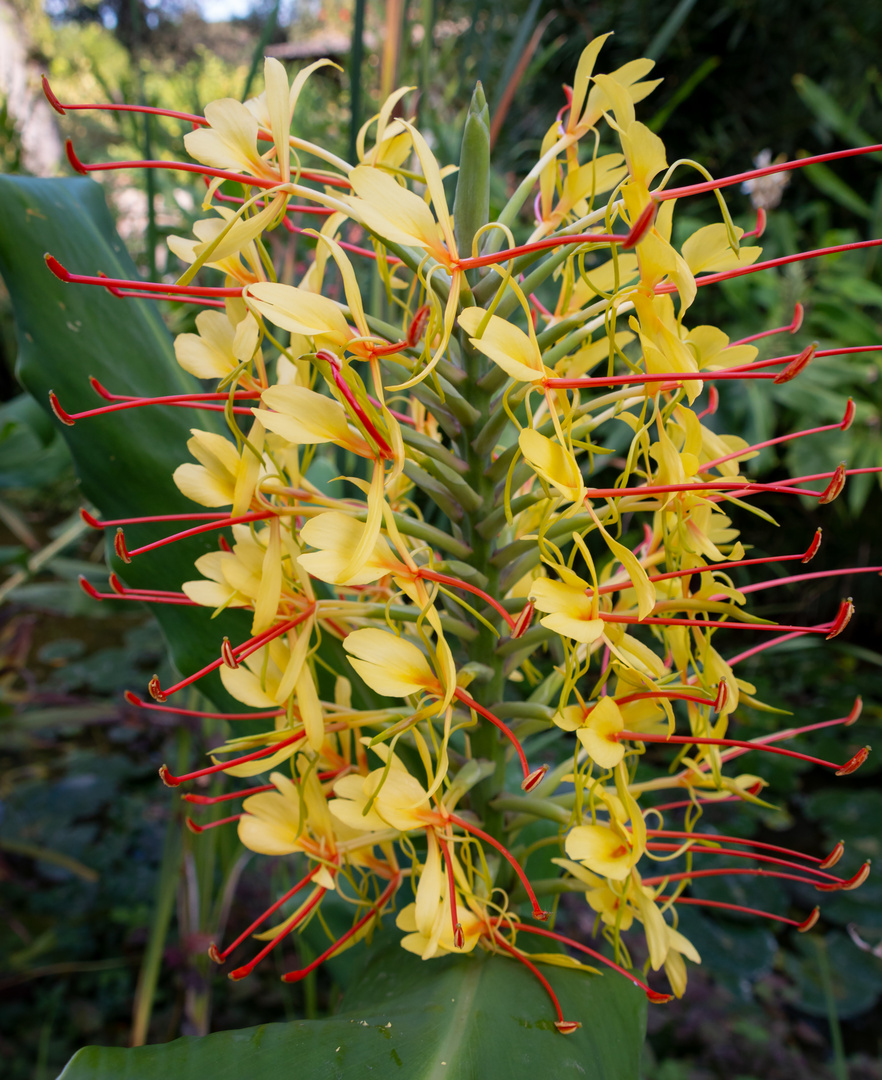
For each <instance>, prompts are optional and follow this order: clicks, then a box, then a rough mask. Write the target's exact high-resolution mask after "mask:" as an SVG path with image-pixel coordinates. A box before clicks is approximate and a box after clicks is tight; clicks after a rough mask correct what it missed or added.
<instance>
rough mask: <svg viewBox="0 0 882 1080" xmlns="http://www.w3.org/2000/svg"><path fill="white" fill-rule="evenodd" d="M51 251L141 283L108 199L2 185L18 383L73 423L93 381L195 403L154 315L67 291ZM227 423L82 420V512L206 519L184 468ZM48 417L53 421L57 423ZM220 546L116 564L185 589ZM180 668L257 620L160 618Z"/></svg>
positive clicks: (71, 264)
mask: <svg viewBox="0 0 882 1080" xmlns="http://www.w3.org/2000/svg"><path fill="white" fill-rule="evenodd" d="M46 251H50V252H51V253H52V254H53V255H55V257H56V258H57V259H59V261H60V262H61V263H62V264H63V265H64V266H66V267H67V268H68V269H69V270H71V271H76V272H80V273H87V274H97V273H99V272H101V271H103V272H104V273H106V274H108V275H110V276H113V277H121V278H135V277H137V270H136V268H135V266H134V264H133V263H132V261H131V259H130V258H129V256H128V254H127V253H126V250H125V248H124V247H123V244H122V241H121V240H120V239H119V237H118V236H117V234H116V231H115V230H114V227H113V222H112V220H111V218H110V214H109V213H108V210H107V206H106V204H105V202H104V195H103V192H102V190H101V188H100V187H99V186H98V185H97V184H95V183H93V182H92V181H90V180H87V179H81V178H76V179H68V180H43V179H36V178H33V177H24V176H0V275H2V277H3V279H4V281H5V282H6V285H7V288H8V289H9V293H10V296H11V299H12V305H13V310H14V314H15V325H16V332H17V336H18V342H19V357H18V366H17V374H18V377H19V380H20V381H21V383H22V385H23V386H24V387H25V389H27V390H28V391H29V392H30V393H31V394H32V395H33V397H34V398H35V400H36V401H37V402H38V404H39V405H40V406H41V407H42V408H43V409H44V410H45V411H46V412H47V413H49V412H50V410H49V391H50V390H55V391H56V393H57V394H58V397H59V400H60V401H61V404H62V406H63V407H64V408H65V409H66V410H67V411H68V412H78V411H80V410H83V409H89V408H94V407H95V406H97V405H102V404H105V402H103V401H102V400H101V399H100V398H98V397H97V396H96V394H95V393H94V392H93V391H92V389H91V387H90V386H89V382H88V377H89V375H94V376H95V377H96V378H97V379H99V380H100V381H101V382H102V383H103V384H104V385H105V386H106V387H107V388H108V389H109V390H112V391H113V392H115V393H121V394H131V395H137V396H141V395H145V396H153V395H161V394H174V393H192V392H195V391H198V390H199V389H200V386H199V384H198V383H197V382H196V380H195V379H193V378H191V377H190V376H189V375H187V374H186V373H185V372H184V371H182V370H181V368H180V367H179V366H178V364H177V362H176V360H175V357H174V351H173V349H172V342H171V336H170V335H169V333H168V331H167V330H166V328H165V326H164V325H163V322H162V319H161V318H160V316H159V313H158V311H157V309H156V306H155V305H154V304H152V303H149V302H146V301H143V300H131V299H126V300H123V299H118V298H116V297H114V296H111V294H110V293H108V292H107V291H106V290H104V289H100V288H94V287H92V286H85V285H68V284H64V283H63V282H61V281H59V280H58V279H57V278H55V277H54V276H53V275H52V274H51V273H50V272H49V270H48V269H47V268H46V265H45V263H44V261H43V254H44V252H46ZM217 415H218V414H214V413H209V412H202V413H200V414H198V419H196V420H195V421H194V420H193V418H192V416H191V415H189V414H188V413H187V411H186V410H184V409H175V408H162V407H152V406H151V407H147V408H143V409H131V410H128V411H126V412H123V413H110V414H109V415H105V416H98V417H95V418H93V419H89V420H83V421H80V422H78V423H76V424H75V425H74V426H73V427H66V426H62V425H61V424H60V423H59V421H58V420H56V419H55V418H54V417H51V423H52V425H53V426H54V427H55V429H56V430H60V432H61V435H62V436H63V438H64V439H65V441H66V442H67V444H68V447H69V449H70V451H71V453H72V454H73V458H74V462H75V464H76V469H77V474H78V477H79V481H80V486H81V488H82V492H83V496H84V501H85V500H88V501H89V502H91V503H93V504H94V505H95V506H96V507H97V508H98V510H99V511H100V513H101V515H102V516H103V517H105V518H110V519H113V518H124V517H130V516H135V515H147V514H169V513H188V512H193V511H194V510H198V509H199V507H195V506H194V504H193V503H191V502H190V501H189V500H188V499H186V498H184V496H183V495H182V494H181V493H180V492H179V491H178V489H177V487H176V486H175V485H174V483H173V482H172V479H171V474H172V472H173V471H174V469H175V468H176V467H177V465H179V464H180V463H181V462H183V461H187V460H189V459H190V458H189V454H188V452H187V449H186V445H185V444H186V441H187V438H188V437H189V429H190V427H191V426H197V427H200V428H207V429H209V430H211V429H213V430H218V431H220V430H223V429H222V428H221V427H220V426H219V422H218V420H217ZM50 416H51V413H50ZM177 527H179V526H175V525H174V524H164V525H162V524H160V525H137V526H131V527H129V528H127V529H126V541H127V543H128V546H129V548H134V547H137V546H140V545H142V544H145V543H149V542H151V541H153V540H157V539H159V538H160V537H162V536H165V535H168V534H169V533H171V532H174V531H175V529H176V528H177ZM216 545H217V535H216V534H215V533H207V534H203V536H201V537H197V538H195V539H193V540H189V541H186V542H183V543H176V544H174V545H171V546H169V547H164V548H160V549H159V550H157V551H154V552H150V553H149V554H147V555H144V556H143V557H139V558H136V559H135V560H134V561H133V562H132V563H131V565H129V566H124V565H123V564H122V563H120V562H119V561H118V560H113V564H114V568H115V569H116V570H117V572H118V573H119V574H120V576H121V577H122V578H123V580H124V581H126V582H127V583H128V584H130V585H132V586H133V587H137V588H158V589H179V588H180V586H181V583H182V582H183V581H186V580H188V579H191V578H194V577H196V576H197V575H196V573H195V571H194V569H193V562H194V561H195V559H196V558H197V557H198V556H199V555H201V554H202V553H204V552H206V551H209V550H212V549H214V548H215V547H216ZM152 607H153V609H154V610H155V614H156V617H157V619H158V620H159V623H160V625H161V627H162V630H163V633H164V634H165V636H166V638H167V640H168V644H169V647H170V649H171V653H172V656H173V658H174V662H175V666H176V667H177V668H178V670H179V671H182V672H186V673H190V672H192V671H195V670H198V669H199V668H201V667H202V666H204V665H205V664H207V663H209V662H210V661H212V660H214V659H216V658H217V656H218V655H219V649H220V645H221V640H222V638H223V636H224V635H225V634H227V635H229V636H230V638H231V639H232V640H233V641H234V642H238V641H242V640H244V639H246V638H247V637H248V623H247V620H246V619H245V618H244V617H242V616H241V614H240V613H237V612H227V613H225V614H224V615H222V616H221V617H219V618H218V619H215V620H214V621H210V620H209V617H208V612H207V611H206V610H205V609H200V608H191V607H182V606H178V607H166V606H161V605H152ZM200 688H201V689H204V692H205V693H207V694H208V695H209V696H210V697H211V698H212V699H213V700H214V701H216V702H217V703H218V704H222V703H227V702H229V701H230V700H231V699H229V698H228V697H227V696H226V694H225V692H224V690H223V688H222V686H221V684H220V680H219V679H218V678H217V677H216V676H214V677H213V678H212V679H209V680H206V681H205V682H204V683H201V684H200Z"/></svg>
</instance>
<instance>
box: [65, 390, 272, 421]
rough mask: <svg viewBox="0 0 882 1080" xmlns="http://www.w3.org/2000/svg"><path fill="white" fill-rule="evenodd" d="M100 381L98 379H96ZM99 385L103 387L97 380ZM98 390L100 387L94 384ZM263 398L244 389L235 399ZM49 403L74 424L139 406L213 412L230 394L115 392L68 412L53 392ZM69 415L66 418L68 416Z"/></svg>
mask: <svg viewBox="0 0 882 1080" xmlns="http://www.w3.org/2000/svg"><path fill="white" fill-rule="evenodd" d="M95 382H96V383H97V379H96V380H95ZM98 386H101V384H100V383H98ZM95 389H97V387H95ZM98 392H99V393H101V396H102V397H108V395H109V391H107V390H105V389H104V387H103V386H101V389H100V390H99V391H98ZM259 397H260V392H259V391H257V392H251V393H249V392H247V391H246V392H244V393H237V394H235V395H234V396H233V400H234V401H245V400H253V399H255V398H259ZM49 400H50V403H51V404H52V410H53V412H55V415H56V416H58V418H59V419H60V420H62V422H63V423H65V424H68V425H73V423H74V421H75V420H85V419H87V418H89V417H92V416H101V415H103V414H104V413H113V412H122V411H124V410H125V409H139V408H141V407H142V406H145V405H177V406H182V407H186V408H189V409H205V410H209V411H212V412H224V411H225V410H226V407H227V406H226V405H225V404H217V405H215V404H213V402H215V401H217V402H218V403H220V402H228V401H229V400H230V395H229V394H171V395H169V396H167V397H152V398H138V397H123V396H122V395H119V394H115V395H113V398H111V399H110V400H111V401H112V404H110V405H101V406H100V407H99V408H97V409H85V410H84V411H83V412H78V413H68V412H65V411H64V410H63V409H62V408H61V405H60V404H59V403H58V398H57V397H55V395H54V394H52V393H50V395H49ZM233 412H234V413H235V414H236V415H238V416H250V415H251V410H250V409H248V408H242V407H239V408H237V407H235V406H233ZM65 418H66V419H65Z"/></svg>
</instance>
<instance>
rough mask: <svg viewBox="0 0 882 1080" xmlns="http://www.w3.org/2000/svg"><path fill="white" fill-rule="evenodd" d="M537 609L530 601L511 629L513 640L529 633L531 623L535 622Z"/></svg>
mask: <svg viewBox="0 0 882 1080" xmlns="http://www.w3.org/2000/svg"><path fill="white" fill-rule="evenodd" d="M535 611H536V608H535V607H534V605H533V602H532V601H529V602H528V603H527V604H526V606H525V607H524V608H523V609H522V610H521V613H520V615H518V617H517V618H516V619H515V620H514V622H513V623H512V627H511V636H512V637H513V638H519V637H523V635H524V634H525V633H526V632H527V629H528V627H529V626H530V623H531V622H532V621H533V614H534V613H535Z"/></svg>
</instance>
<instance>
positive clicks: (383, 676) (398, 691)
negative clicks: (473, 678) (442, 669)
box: [343, 627, 444, 697]
mask: <svg viewBox="0 0 882 1080" xmlns="http://www.w3.org/2000/svg"><path fill="white" fill-rule="evenodd" d="M343 648H344V649H345V650H346V651H347V652H348V653H349V663H350V664H352V666H353V667H354V668H355V670H356V671H357V672H358V674H359V675H360V676H361V677H362V678H363V679H364V681H365V682H366V683H367V684H368V686H369V687H370V688H371V689H372V690H376V692H377V693H378V694H383V695H384V696H385V697H407V696H408V695H409V694H419V693H426V694H431V695H432V696H433V697H444V690H443V689H442V687H441V682H440V680H439V679H438V676H437V675H436V674H435V672H434V671H433V670H432V665H431V664H430V663H429V661H428V659H427V658H426V655H425V653H423V652H421V650H420V649H419V648H418V647H417V646H416V645H414V643H413V642H412V641H408V640H407V639H406V638H401V637H396V635H395V634H390V633H389V632H388V631H386V630H377V629H374V628H373V627H366V628H365V629H363V630H355V631H353V632H352V633H351V634H348V635H347V636H346V637H345V638H344V639H343Z"/></svg>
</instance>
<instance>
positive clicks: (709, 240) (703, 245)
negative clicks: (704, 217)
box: [682, 222, 763, 274]
mask: <svg viewBox="0 0 882 1080" xmlns="http://www.w3.org/2000/svg"><path fill="white" fill-rule="evenodd" d="M743 233H744V229H739V228H738V227H736V228H735V236H736V238H737V239H739V240H740V239H741V236H742V234H743ZM682 250H683V258H684V259H685V260H686V262H687V263H688V265H689V269H690V270H691V271H692V273H693V274H700V273H711V272H716V271H719V270H730V269H731V268H732V267H733V266H750V264H751V263H754V262H756V260H757V259H758V258H759V257H760V255H762V252H763V249H762V248H761V247H743V248H739V250H738V251H733V250H732V248H731V247H730V246H729V233H728V230H727V229H726V226H725V225H724V224H723V223H722V222H717V223H716V224H715V225H705V226H704V228H703V229H698V230H697V231H696V232H694V233H693V234H692V235H691V236H690V237H689V239H688V240H687V241H686V242H685V243H684V244H683V249H682Z"/></svg>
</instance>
